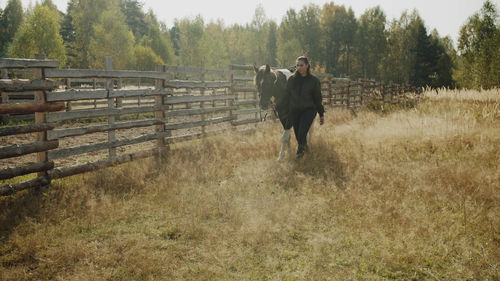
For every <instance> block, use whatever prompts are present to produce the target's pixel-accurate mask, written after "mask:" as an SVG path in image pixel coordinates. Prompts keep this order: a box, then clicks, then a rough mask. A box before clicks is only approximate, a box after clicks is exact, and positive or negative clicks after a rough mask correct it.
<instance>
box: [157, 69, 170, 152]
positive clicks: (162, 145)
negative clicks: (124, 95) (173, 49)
mask: <svg viewBox="0 0 500 281" xmlns="http://www.w3.org/2000/svg"><path fill="white" fill-rule="evenodd" d="M155 70H156V71H158V72H164V73H166V72H167V66H166V65H157V66H156V67H155ZM165 75H166V74H165ZM165 78H166V79H167V77H165ZM166 79H156V80H155V91H157V92H158V93H159V94H158V95H155V106H157V107H160V109H159V110H158V111H155V119H157V120H161V121H162V124H160V125H156V128H155V131H156V132H157V133H165V124H166V123H167V120H166V119H165V108H164V106H165V94H164V89H165V80H166ZM165 136H167V137H168V136H169V135H168V134H166V135H165ZM165 136H162V137H161V138H159V139H158V140H157V142H156V146H157V148H158V151H159V155H160V156H161V155H163V154H164V153H165V152H166V151H168V150H169V146H168V145H167V142H166V141H165Z"/></svg>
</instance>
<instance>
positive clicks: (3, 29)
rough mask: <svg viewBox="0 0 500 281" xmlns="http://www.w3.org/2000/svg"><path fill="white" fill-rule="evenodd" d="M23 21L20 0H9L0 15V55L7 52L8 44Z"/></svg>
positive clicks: (2, 55)
mask: <svg viewBox="0 0 500 281" xmlns="http://www.w3.org/2000/svg"><path fill="white" fill-rule="evenodd" d="M23 21H24V12H23V6H22V3H21V0H9V1H8V2H7V6H6V7H5V9H4V10H3V12H2V13H1V17H0V57H4V56H5V55H6V54H7V50H8V46H9V44H10V43H11V42H12V41H13V40H14V36H15V33H16V32H17V30H18V29H19V28H20V27H21V25H22V23H23Z"/></svg>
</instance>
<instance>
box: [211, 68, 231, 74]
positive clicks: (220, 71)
mask: <svg viewBox="0 0 500 281" xmlns="http://www.w3.org/2000/svg"><path fill="white" fill-rule="evenodd" d="M231 72H232V71H230V70H227V69H225V70H218V69H206V70H205V73H206V74H210V75H228V74H230V73H231Z"/></svg>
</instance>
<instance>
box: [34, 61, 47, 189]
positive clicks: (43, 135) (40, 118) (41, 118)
mask: <svg viewBox="0 0 500 281" xmlns="http://www.w3.org/2000/svg"><path fill="white" fill-rule="evenodd" d="M35 59H38V60H44V59H46V56H45V54H37V55H35ZM34 78H35V79H45V71H44V69H43V68H36V69H35V71H34ZM34 102H35V103H36V104H45V103H46V102H47V95H46V94H45V92H44V91H35V95H34ZM46 121H47V114H46V113H45V112H35V124H43V123H46ZM37 141H43V142H46V141H47V131H46V130H44V131H41V132H38V133H37ZM37 161H38V162H40V163H42V162H43V163H47V162H48V161H49V157H48V153H47V151H42V152H37ZM37 175H38V176H39V177H42V176H47V175H48V173H47V171H42V172H38V173H37ZM49 183H50V182H49Z"/></svg>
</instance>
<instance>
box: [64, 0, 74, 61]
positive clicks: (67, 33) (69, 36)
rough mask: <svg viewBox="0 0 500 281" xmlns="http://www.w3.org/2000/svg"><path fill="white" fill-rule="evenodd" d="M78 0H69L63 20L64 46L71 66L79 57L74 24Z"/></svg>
mask: <svg viewBox="0 0 500 281" xmlns="http://www.w3.org/2000/svg"><path fill="white" fill-rule="evenodd" d="M75 1H77V0H70V1H68V6H67V8H66V14H64V16H63V19H62V22H61V30H60V34H61V37H62V39H63V42H64V47H65V49H66V63H67V65H69V66H74V65H76V63H75V60H76V57H77V52H76V48H75V38H76V34H75V33H76V30H75V27H74V26H73V11H74V9H75V6H76V3H75Z"/></svg>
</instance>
